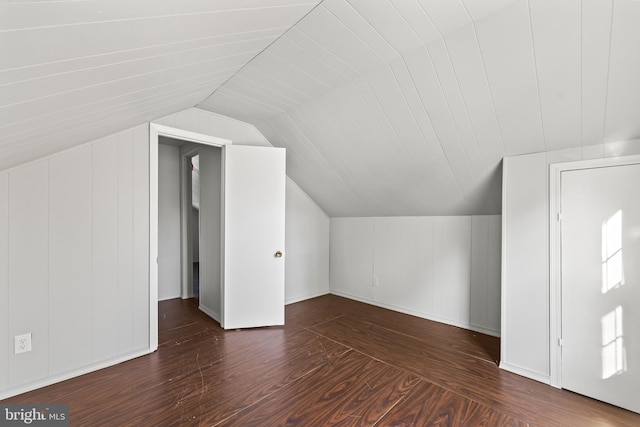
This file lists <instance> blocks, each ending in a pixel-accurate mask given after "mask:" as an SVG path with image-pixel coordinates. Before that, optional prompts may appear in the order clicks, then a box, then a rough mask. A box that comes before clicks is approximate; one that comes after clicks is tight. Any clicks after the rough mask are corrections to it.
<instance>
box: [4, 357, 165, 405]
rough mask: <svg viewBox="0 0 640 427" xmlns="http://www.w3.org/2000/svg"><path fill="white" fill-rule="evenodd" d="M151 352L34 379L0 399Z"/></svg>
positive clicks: (6, 393)
mask: <svg viewBox="0 0 640 427" xmlns="http://www.w3.org/2000/svg"><path fill="white" fill-rule="evenodd" d="M151 353H153V351H149V350H148V349H144V350H139V351H134V352H132V353H128V354H126V355H124V356H119V357H117V358H115V359H111V360H107V361H104V362H100V363H95V364H93V365H89V366H85V367H84V368H81V369H75V370H73V371H69V372H65V373H64V374H61V375H56V376H54V377H48V378H46V379H44V380H42V381H34V382H32V383H29V384H27V385H22V386H20V387H16V388H13V389H10V390H6V391H4V392H2V393H1V394H0V400H3V399H8V398H10V397H13V396H17V395H19V394H23V393H27V392H29V391H33V390H37V389H39V388H42V387H46V386H49V385H52V384H56V383H59V382H62V381H66V380H69V379H71V378H75V377H79V376H80V375H84V374H88V373H90V372H95V371H99V370H100V369H104V368H108V367H110V366H115V365H118V364H120V363H123V362H127V361H129V360H132V359H135V358H137V357H141V356H146V355H147V354H151Z"/></svg>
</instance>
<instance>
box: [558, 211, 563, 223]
mask: <svg viewBox="0 0 640 427" xmlns="http://www.w3.org/2000/svg"><path fill="white" fill-rule="evenodd" d="M558 221H562V212H558Z"/></svg>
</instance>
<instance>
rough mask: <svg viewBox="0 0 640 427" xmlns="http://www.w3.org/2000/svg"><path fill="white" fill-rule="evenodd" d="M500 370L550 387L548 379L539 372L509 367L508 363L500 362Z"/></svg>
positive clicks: (513, 366)
mask: <svg viewBox="0 0 640 427" xmlns="http://www.w3.org/2000/svg"><path fill="white" fill-rule="evenodd" d="M500 369H504V370H505V371H509V372H511V373H513V374H517V375H520V376H522V377H525V378H529V379H532V380H535V381H539V382H541V383H544V384H547V385H551V382H550V380H549V377H548V376H547V375H545V374H541V373H539V372H535V371H530V370H529V369H525V368H521V367H519V366H516V365H511V364H509V363H505V362H500Z"/></svg>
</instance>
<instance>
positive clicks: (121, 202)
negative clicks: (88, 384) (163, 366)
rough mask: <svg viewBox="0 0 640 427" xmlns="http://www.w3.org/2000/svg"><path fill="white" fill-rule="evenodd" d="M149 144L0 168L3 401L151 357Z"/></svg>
mask: <svg viewBox="0 0 640 427" xmlns="http://www.w3.org/2000/svg"><path fill="white" fill-rule="evenodd" d="M148 138H149V135H148V127H147V126H139V127H136V128H133V129H130V130H127V131H124V132H122V133H119V134H116V135H112V136H109V137H106V138H103V139H101V140H97V141H94V142H91V143H88V144H85V145H82V146H80V147H77V148H74V149H72V150H68V151H64V152H61V153H58V154H56V155H53V156H49V157H47V158H44V159H41V160H38V161H34V162H31V163H28V164H25V165H22V166H18V167H15V168H13V169H10V170H7V171H3V172H0V307H2V308H1V310H0V399H1V398H2V397H3V396H9V395H13V394H17V393H19V392H21V391H25V390H28V389H32V388H35V387H38V386H42V385H46V384H49V383H52V382H56V381H59V380H61V379H64V378H68V377H71V376H75V375H78V374H80V373H83V372H87V371H90V370H94V369H98V368H100V367H103V366H106V365H109V364H113V363H117V362H118V361H121V360H123V359H126V358H130V357H134V356H137V355H140V354H144V353H146V352H148V349H149V290H148V289H149V262H148V261H149V255H148V254H149V248H148V243H149V142H148ZM29 332H31V334H32V339H33V350H32V351H31V352H29V353H23V354H19V355H14V354H13V345H12V343H13V337H14V336H15V335H18V334H24V333H29Z"/></svg>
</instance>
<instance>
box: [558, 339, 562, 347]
mask: <svg viewBox="0 0 640 427" xmlns="http://www.w3.org/2000/svg"><path fill="white" fill-rule="evenodd" d="M558 347H562V338H558Z"/></svg>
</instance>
